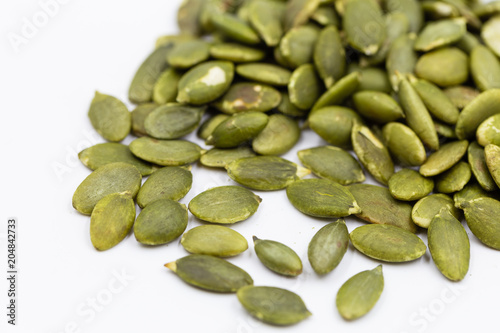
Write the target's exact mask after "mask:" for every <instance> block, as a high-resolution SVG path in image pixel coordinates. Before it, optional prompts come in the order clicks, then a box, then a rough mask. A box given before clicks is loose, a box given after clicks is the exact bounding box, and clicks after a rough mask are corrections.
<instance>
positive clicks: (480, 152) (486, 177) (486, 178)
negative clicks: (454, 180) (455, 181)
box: [467, 141, 498, 191]
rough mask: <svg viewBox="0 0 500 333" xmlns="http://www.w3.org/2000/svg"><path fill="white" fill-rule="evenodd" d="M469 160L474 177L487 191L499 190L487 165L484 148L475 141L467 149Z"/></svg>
mask: <svg viewBox="0 0 500 333" xmlns="http://www.w3.org/2000/svg"><path fill="white" fill-rule="evenodd" d="M467 159H468V160H469V164H470V168H471V171H472V173H473V174H474V177H475V178H476V180H477V182H478V183H479V185H481V187H482V188H483V189H484V190H485V191H494V190H496V189H498V186H497V185H496V183H495V181H494V180H493V178H492V177H491V174H490V172H489V170H488V166H487V165H486V157H485V155H484V149H483V147H481V146H480V145H479V144H478V143H477V142H475V141H474V142H472V143H471V144H470V145H469V148H468V149H467Z"/></svg>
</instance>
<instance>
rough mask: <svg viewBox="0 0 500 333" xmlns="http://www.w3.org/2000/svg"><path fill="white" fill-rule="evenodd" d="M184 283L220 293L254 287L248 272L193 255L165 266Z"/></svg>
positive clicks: (216, 260) (225, 263)
mask: <svg viewBox="0 0 500 333" xmlns="http://www.w3.org/2000/svg"><path fill="white" fill-rule="evenodd" d="M165 267H167V268H168V269H170V270H172V271H173V272H174V273H175V274H177V276H179V277H180V278H181V279H182V280H183V281H184V282H186V283H189V284H191V285H193V286H195V287H198V288H201V289H205V290H209V291H215V292H219V293H234V292H236V291H238V289H240V288H242V287H245V286H250V285H253V280H252V277H251V276H250V275H248V273H247V272H245V271H244V270H242V269H241V268H239V267H238V266H235V265H233V264H231V263H230V262H228V261H226V260H224V259H220V258H217V257H213V256H209V255H204V254H191V255H189V256H186V257H184V258H180V259H177V260H176V261H173V262H170V263H168V264H165Z"/></svg>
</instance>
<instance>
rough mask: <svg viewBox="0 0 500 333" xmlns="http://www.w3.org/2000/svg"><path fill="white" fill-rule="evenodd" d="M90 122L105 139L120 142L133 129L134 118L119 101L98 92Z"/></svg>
mask: <svg viewBox="0 0 500 333" xmlns="http://www.w3.org/2000/svg"><path fill="white" fill-rule="evenodd" d="M88 115H89V118H90V122H91V123H92V126H93V127H94V128H95V130H96V131H97V133H99V134H100V135H101V136H102V137H103V138H104V139H106V140H108V141H115V142H119V141H122V140H123V139H125V137H126V136H127V135H128V134H129V133H130V128H131V127H132V116H131V114H130V112H129V111H128V109H127V107H126V106H125V104H123V102H121V101H120V100H119V99H117V98H115V97H113V96H109V95H104V94H101V93H99V92H97V91H96V93H95V96H94V99H93V100H92V103H91V104H90V108H89V112H88Z"/></svg>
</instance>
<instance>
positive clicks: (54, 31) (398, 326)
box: [0, 0, 500, 333]
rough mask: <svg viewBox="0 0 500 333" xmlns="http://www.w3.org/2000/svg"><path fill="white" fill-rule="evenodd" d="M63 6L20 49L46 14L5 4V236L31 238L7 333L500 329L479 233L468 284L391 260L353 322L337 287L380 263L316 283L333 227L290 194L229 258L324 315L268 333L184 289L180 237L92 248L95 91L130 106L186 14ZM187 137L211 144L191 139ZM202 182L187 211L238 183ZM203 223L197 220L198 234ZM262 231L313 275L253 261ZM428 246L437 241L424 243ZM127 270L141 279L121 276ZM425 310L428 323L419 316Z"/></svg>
mask: <svg viewBox="0 0 500 333" xmlns="http://www.w3.org/2000/svg"><path fill="white" fill-rule="evenodd" d="M66 2H67V3H66V4H64V5H60V8H59V10H58V12H57V13H56V14H55V15H54V17H52V18H50V19H49V20H48V22H47V24H46V25H45V26H44V27H43V28H40V29H39V31H38V33H37V34H36V35H35V36H33V37H32V38H31V39H29V40H28V43H27V45H22V46H21V47H20V51H19V52H18V53H16V52H14V49H13V48H12V46H11V45H10V43H9V40H8V35H7V34H8V32H14V33H18V34H20V33H21V27H22V25H23V20H24V18H26V19H28V20H31V18H32V17H33V15H36V14H37V13H39V12H40V10H41V7H40V4H39V2H38V1H32V0H30V1H2V2H1V3H0V22H1V23H0V25H1V31H0V58H1V61H0V73H1V74H0V85H1V86H0V91H1V92H2V94H1V96H2V106H1V107H2V111H1V114H2V120H1V121H2V130H1V131H0V136H1V145H2V146H1V147H2V157H1V161H2V163H1V175H2V179H3V180H2V190H1V194H0V196H1V205H0V219H1V229H0V234H4V233H5V229H6V227H5V225H6V221H7V218H8V217H10V216H15V217H17V218H18V220H19V228H20V231H19V243H18V245H19V272H20V276H19V284H18V288H19V298H18V302H19V313H18V323H19V325H18V326H16V327H15V328H13V327H11V326H7V324H6V317H5V312H6V310H5V306H4V304H6V280H5V278H4V275H5V271H6V250H5V249H6V242H5V238H1V239H0V242H1V244H0V268H1V273H0V281H1V282H0V305H1V308H2V310H0V318H1V319H0V327H1V329H0V331H1V332H5V328H7V332H9V333H10V332H42V333H45V332H46V333H49V332H50V333H55V332H58V333H59V332H92V333H100V332H106V333H107V332H231V333H232V332H234V333H240V332H241V333H243V332H245V333H250V332H273V333H274V332H305V331H308V332H313V331H314V332H367V331H370V332H397V333H403V332H408V333H413V332H471V331H474V332H496V331H498V313H499V312H498V311H499V307H498V304H499V302H498V300H499V297H500V283H499V278H500V265H499V263H500V254H499V253H498V251H494V250H492V249H489V248H487V247H486V246H484V245H482V244H480V243H479V241H478V240H477V239H476V238H475V237H474V236H473V235H472V234H471V233H470V231H469V230H468V229H467V232H468V234H469V236H470V240H471V265H470V270H469V273H468V274H467V277H466V278H465V280H464V281H462V282H460V283H451V282H449V281H448V280H447V279H446V278H444V277H443V276H442V275H441V274H440V273H439V271H438V270H437V268H436V267H435V265H434V264H433V263H432V261H431V259H430V255H429V253H428V252H427V254H426V255H425V256H424V257H423V258H421V259H419V260H417V261H414V262H411V263H406V264H384V265H383V269H384V277H385V290H384V292H383V294H382V296H381V298H380V300H379V302H378V304H377V305H376V306H375V308H374V309H373V310H372V311H371V312H370V313H369V314H368V315H366V316H365V317H364V318H361V319H360V320H357V321H355V322H351V323H350V322H346V321H344V320H342V318H341V317H340V316H339V314H338V312H337V310H336V308H335V295H336V293H337V290H338V288H339V287H340V286H341V285H342V283H344V282H345V281H346V280H347V279H348V278H349V277H351V276H352V275H354V274H356V273H358V272H360V271H362V270H366V269H372V268H374V267H375V266H377V265H378V264H379V262H376V261H374V260H371V259H369V258H367V257H365V256H363V255H362V254H360V253H358V252H356V251H355V250H354V249H353V248H352V246H351V247H350V249H349V251H348V252H347V254H346V255H345V257H344V259H343V261H342V262H341V264H340V265H339V266H338V267H337V269H336V270H334V271H333V272H332V273H330V274H328V275H327V276H324V277H318V276H317V275H316V274H314V272H313V271H312V268H311V267H310V265H309V263H308V261H307V244H308V242H309V240H310V239H311V237H312V236H313V235H314V233H315V232H316V231H317V230H319V228H321V227H322V226H323V225H325V221H323V220H318V219H314V218H310V217H307V216H305V215H303V214H301V213H299V212H298V211H296V210H295V209H294V208H293V207H292V206H291V205H290V204H289V202H288V201H287V198H286V194H285V192H284V191H277V192H269V193H267V192H266V193H264V192H257V193H258V195H260V196H261V197H262V198H263V202H262V204H261V206H260V208H259V210H258V212H257V213H256V214H255V215H254V216H253V217H251V218H250V219H249V220H247V221H245V222H242V223H239V224H236V225H234V229H235V230H237V231H239V232H240V233H242V234H243V235H244V236H245V237H246V238H247V240H248V241H249V244H250V248H249V250H248V251H246V252H245V253H243V254H242V255H240V256H238V257H236V258H232V259H230V261H231V262H232V263H234V264H236V265H239V266H240V267H242V268H244V269H245V270H247V271H248V272H249V273H250V274H251V275H252V277H253V278H254V280H255V284H256V285H269V286H278V287H283V288H287V289H290V290H292V291H294V292H296V293H298V294H299V295H300V296H302V298H303V299H304V301H305V302H306V304H307V306H308V308H309V310H310V311H311V312H312V313H313V316H312V317H310V318H309V319H307V320H305V321H303V322H302V323H300V324H298V325H296V326H292V327H287V328H279V327H273V326H269V325H265V324H262V323H260V322H258V321H256V320H254V319H253V318H251V317H250V316H249V315H247V313H246V312H245V311H244V310H243V308H242V307H241V306H240V304H239V302H238V300H237V299H236V296H235V295H232V294H230V295H220V294H214V293H210V292H204V291H201V290H198V289H195V288H193V287H190V286H188V285H186V284H185V283H183V282H182V281H181V280H180V279H179V278H177V277H176V276H175V275H174V274H173V273H171V272H170V271H168V270H167V269H166V268H165V267H163V264H165V263H167V262H170V261H173V260H175V259H177V258H180V257H182V256H185V255H186V254H187V253H186V252H185V251H184V250H183V248H182V247H181V246H180V244H179V242H178V241H174V242H173V243H171V244H168V245H165V246H159V247H155V248H150V247H145V246H141V245H140V244H139V243H137V242H136V240H135V239H134V237H133V235H132V236H129V237H128V238H127V239H125V240H124V241H123V242H122V243H121V244H119V245H118V246H116V247H115V248H113V249H111V250H109V251H106V252H102V253H100V252H97V251H96V250H94V248H93V247H92V244H91V243H90V239H89V218H88V217H87V216H82V215H80V214H78V213H77V212H76V211H75V210H74V209H73V208H72V206H71V197H72V195H73V192H74V190H75V189H76V187H77V186H78V184H79V183H80V182H81V181H82V180H83V179H84V178H85V177H86V176H87V175H88V174H89V173H90V171H89V170H88V169H87V168H85V167H84V166H83V165H81V164H80V162H79V161H78V159H77V152H79V151H80V150H81V149H83V148H85V147H87V146H90V145H91V144H95V143H98V142H103V140H102V139H100V138H99V137H98V136H97V134H96V133H95V132H94V130H93V129H92V127H91V125H90V122H89V121H88V118H87V109H88V106H89V103H90V101H91V99H92V97H93V94H94V90H96V89H97V90H99V91H101V92H103V93H107V94H111V95H114V96H116V97H118V98H120V99H122V100H126V99H127V98H126V97H127V90H128V85H129V83H130V81H131V78H132V76H133V74H134V72H135V70H136V69H137V67H138V66H139V65H140V63H141V62H142V60H143V59H144V58H145V57H146V56H147V55H148V53H149V52H150V51H151V50H152V48H153V45H154V42H155V39H156V38H157V37H158V36H159V35H161V34H166V33H175V32H176V31H177V28H176V23H175V13H176V10H177V7H178V5H179V3H180V2H181V1H180V0H176V1H172V0H168V1H158V0H142V1H117V0H113V1H111V0H108V1H97V0H87V1H76V0H73V1H66ZM187 138H188V139H190V140H194V141H196V142H198V143H200V142H199V140H198V139H197V138H196V137H195V136H194V135H190V136H188V137H187ZM131 139H132V138H131V137H129V138H127V140H126V143H128V142H130V140H131ZM322 144H324V142H322V140H321V139H319V138H318V137H317V136H316V135H315V134H314V133H312V132H310V131H305V132H304V135H303V137H302V139H301V141H300V143H299V144H298V145H297V147H296V148H295V149H294V151H293V152H290V153H288V154H286V155H285V156H284V157H285V158H288V159H290V160H292V161H294V162H298V159H297V157H296V151H297V150H299V149H305V148H309V147H314V146H318V145H322ZM55 165H58V166H59V167H61V166H65V168H66V169H65V171H66V172H65V173H63V174H60V175H59V176H58V174H57V173H56V172H55V171H54V167H55ZM193 175H194V184H193V188H192V190H191V191H190V193H189V194H188V195H187V196H186V197H185V198H184V199H182V200H181V202H182V203H184V204H187V203H188V202H189V200H190V199H191V198H193V197H194V196H195V195H196V194H198V193H200V192H201V191H203V190H205V189H207V188H210V187H213V186H218V185H227V184H234V183H233V182H232V181H231V180H230V179H229V178H228V177H227V175H226V174H225V172H224V171H223V170H211V169H210V170H209V169H205V168H201V167H199V166H197V165H195V166H194V167H193ZM197 225H200V222H199V221H196V220H195V219H194V218H193V217H192V216H190V218H189V225H188V228H189V229H190V228H193V227H195V226H197ZM347 225H348V228H349V230H353V228H355V227H357V226H359V225H362V223H361V222H358V221H355V220H354V219H347ZM252 235H257V236H258V237H259V238H264V239H273V240H277V241H281V242H283V243H285V244H287V245H289V246H290V247H292V248H293V249H294V250H296V252H297V253H298V254H299V255H300V257H301V258H302V260H303V263H304V273H303V274H302V275H301V276H299V277H298V278H285V277H281V276H278V275H276V274H274V273H272V272H271V271H269V270H267V269H266V268H265V267H263V266H262V264H261V263H260V262H259V261H258V259H257V257H256V255H255V253H254V252H253V246H252V245H251V243H250V242H251V237H252ZM419 236H421V237H422V238H423V239H424V241H426V238H425V235H424V234H423V233H421V234H420V235H419ZM123 272H125V273H126V275H128V276H129V277H131V278H133V279H131V280H125V282H120V280H117V278H116V275H120V274H123ZM96 298H97V299H99V300H100V301H98V304H97V306H98V310H91V307H90V306H89V305H88V302H91V301H92V299H96ZM99 302H100V303H99ZM99 304H101V305H99ZM102 304H104V305H102ZM425 309H427V312H428V313H429V314H428V316H427V317H425V316H424V315H422V314H421V312H420V311H424V310H425Z"/></svg>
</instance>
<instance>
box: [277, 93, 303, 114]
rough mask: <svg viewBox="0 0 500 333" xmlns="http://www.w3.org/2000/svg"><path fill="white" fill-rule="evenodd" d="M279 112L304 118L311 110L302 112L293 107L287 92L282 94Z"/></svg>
mask: <svg viewBox="0 0 500 333" xmlns="http://www.w3.org/2000/svg"><path fill="white" fill-rule="evenodd" d="M278 111H279V112H281V113H283V114H284V115H287V116H290V117H302V116H305V115H306V114H307V113H308V112H309V110H302V109H299V108H298V107H296V106H295V105H293V104H292V101H290V95H288V92H286V91H283V92H281V103H280V105H278Z"/></svg>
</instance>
